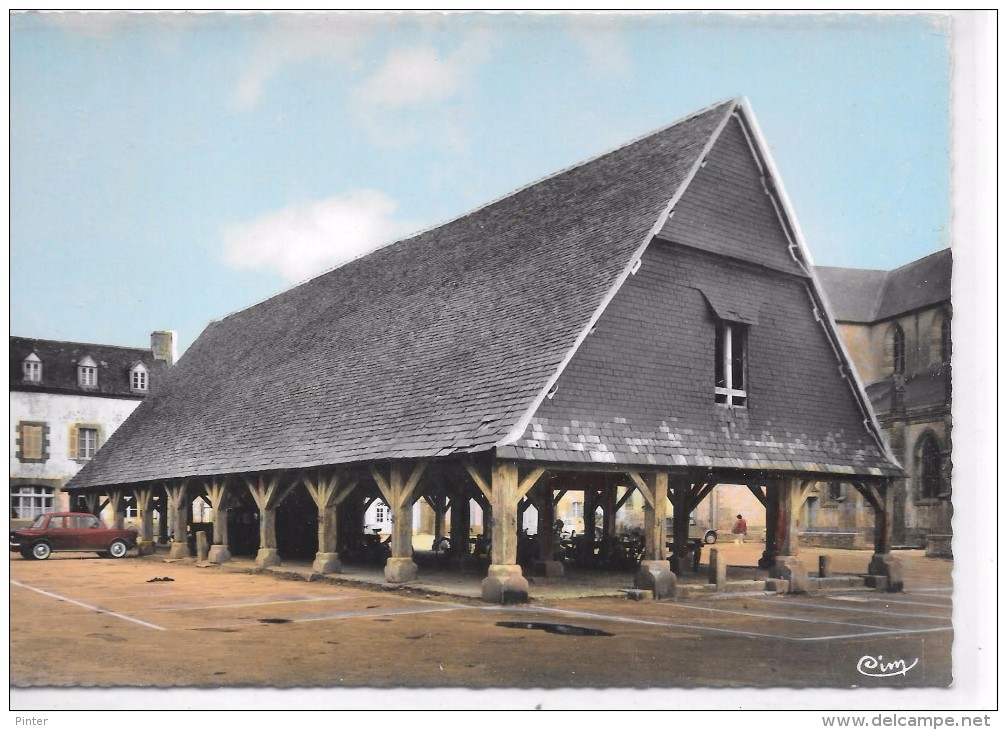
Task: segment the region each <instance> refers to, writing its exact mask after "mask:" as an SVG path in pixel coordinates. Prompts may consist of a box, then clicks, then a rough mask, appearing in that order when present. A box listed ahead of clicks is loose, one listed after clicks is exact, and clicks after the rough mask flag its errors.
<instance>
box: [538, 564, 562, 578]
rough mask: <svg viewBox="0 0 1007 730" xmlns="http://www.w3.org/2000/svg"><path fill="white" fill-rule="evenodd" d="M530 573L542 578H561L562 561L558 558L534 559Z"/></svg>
mask: <svg viewBox="0 0 1007 730" xmlns="http://www.w3.org/2000/svg"><path fill="white" fill-rule="evenodd" d="M531 570H532V575H536V576H541V577H544V578H562V577H563V573H564V570H563V563H561V562H559V561H558V560H536V561H535V562H534V563H532V567H531Z"/></svg>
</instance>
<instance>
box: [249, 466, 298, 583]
mask: <svg viewBox="0 0 1007 730" xmlns="http://www.w3.org/2000/svg"><path fill="white" fill-rule="evenodd" d="M245 484H246V485H247V486H248V491H249V492H250V493H251V495H252V499H253V500H254V501H255V506H256V507H257V508H258V510H259V552H258V554H256V556H255V564H256V565H259V566H261V567H264V568H266V567H269V566H272V565H279V564H280V552H279V550H278V549H277V546H276V508H277V507H279V506H280V503H281V502H283V500H284V499H285V498H286V496H287V495H288V494H290V491H291V490H292V489H293V488H294V487H295V486H297V481H296V480H294V481H292V482H291V483H290V484H287V485H286V486H282V485H281V483H280V475H279V474H274V475H272V476H271V477H266V476H263V475H261V474H260V475H258V476H256V477H254V478H253V477H245Z"/></svg>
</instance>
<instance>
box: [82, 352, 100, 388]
mask: <svg viewBox="0 0 1007 730" xmlns="http://www.w3.org/2000/svg"><path fill="white" fill-rule="evenodd" d="M77 384H78V385H80V387H81V388H95V387H97V386H98V363H96V362H95V361H94V360H92V359H91V358H90V357H85V358H84V359H83V360H81V361H80V362H79V363H77Z"/></svg>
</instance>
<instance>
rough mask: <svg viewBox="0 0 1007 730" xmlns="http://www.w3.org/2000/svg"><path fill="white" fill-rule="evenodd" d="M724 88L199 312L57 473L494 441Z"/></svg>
mask: <svg viewBox="0 0 1007 730" xmlns="http://www.w3.org/2000/svg"><path fill="white" fill-rule="evenodd" d="M742 105H743V102H742V101H740V100H732V101H729V102H725V103H721V104H718V105H715V106H712V107H709V108H707V109H705V110H702V111H700V112H697V113H696V114H693V115H691V116H689V117H687V118H685V119H683V120H681V121H679V122H677V123H675V124H673V125H671V126H669V127H667V128H664V129H662V130H660V131H658V132H655V133H653V134H650V135H648V136H646V137H643V138H641V139H638V140H636V141H634V142H631V143H629V144H627V145H625V146H622V147H620V148H618V149H616V150H613V151H611V152H608V153H606V154H604V155H601V156H599V157H596V158H594V159H592V160H589V161H587V162H585V163H583V164H580V165H577V166H575V167H572V168H569V169H566V170H563V171H561V172H559V173H557V174H555V175H552V176H550V177H547V178H545V179H543V180H541V181H538V182H536V183H534V184H531V185H529V186H527V187H525V188H522V189H520V190H518V191H516V192H514V193H512V194H510V195H508V196H506V197H504V198H502V199H500V200H497V201H495V202H492V203H490V204H488V205H486V206H484V207H482V208H479V209H477V210H475V211H473V212H471V213H468V214H466V215H463V216H461V217H459V218H457V219H455V220H452V221H450V222H448V223H446V224H443V225H441V226H438V227H436V228H433V229H431V230H428V231H425V232H422V233H420V234H418V235H415V236H413V237H410V238H408V239H404V240H402V241H399V242H396V243H394V244H392V245H389V246H387V247H385V248H382V249H379V250H377V251H374V252H373V253H371V254H369V255H367V256H365V257H362V258H359V259H357V260H354V261H352V262H350V263H347V264H345V265H343V266H341V267H339V268H337V269H334V270H332V271H329V272H327V273H325V274H322V275H321V276H318V277H316V278H314V279H312V280H310V281H308V282H305V283H303V284H301V285H299V286H297V287H294V288H292V289H290V290H287V291H285V292H283V293H281V294H279V295H277V296H275V297H272V298H270V299H268V300H266V301H264V302H261V303H259V304H256V305H254V306H252V307H249V308H247V309H245V310H242V311H240V312H237V313H235V314H232V315H230V316H228V317H225V318H223V319H221V320H219V321H215V322H212V323H211V324H210V325H209V326H208V327H207V328H206V329H205V330H204V331H203V333H202V334H201V335H200V336H199V338H198V339H197V340H196V342H195V343H194V344H193V345H192V346H191V347H190V348H189V349H188V350H187V351H186V353H185V354H184V355H183V356H182V358H181V359H180V360H179V361H178V362H177V363H176V365H175V366H174V367H173V368H172V369H171V371H170V372H169V374H168V375H167V377H166V380H165V383H164V387H163V388H162V389H161V392H159V393H157V394H155V395H153V396H152V397H149V398H148V399H146V400H145V401H144V402H143V403H142V404H141V405H140V406H139V407H138V408H137V409H136V410H135V411H134V412H133V414H132V415H131V416H130V417H129V418H128V419H127V420H126V422H125V423H124V424H123V425H122V426H121V427H120V428H119V429H118V430H117V431H116V432H115V434H114V435H113V436H112V437H111V439H110V440H109V441H108V443H107V444H106V445H105V446H104V447H103V448H102V449H101V450H100V451H99V452H98V454H97V455H96V457H95V458H94V459H93V460H91V461H90V462H89V463H88V464H87V465H86V466H85V467H84V468H83V469H82V470H81V471H80V472H79V473H78V474H77V475H76V476H75V477H74V479H73V480H72V481H71V483H70V484H69V486H70V487H72V488H83V487H90V486H103V485H108V484H123V483H135V482H143V481H150V480H160V479H168V478H177V477H186V476H198V475H208V474H222V473H247V472H255V471H263V470H273V469H297V468H306V467H311V466H319V465H325V464H341V463H351V462H362V461H368V460H377V459H402V458H427V457H440V456H447V455H451V454H459V453H467V452H477V451H486V450H490V449H492V448H494V447H495V446H497V445H499V444H502V443H507V442H508V440H509V439H511V440H512V439H513V438H514V437H515V436H514V435H515V434H517V435H520V433H521V432H522V431H523V430H524V428H525V426H526V425H527V422H528V419H529V418H530V417H531V415H532V413H533V412H534V409H535V408H536V407H537V404H538V403H540V402H541V399H542V398H543V397H544V395H545V392H546V390H547V389H548V386H549V384H550V383H551V382H554V380H555V378H556V377H558V373H559V372H561V370H562V367H563V365H564V363H565V362H568V360H569V358H570V357H571V356H572V353H573V352H574V351H575V350H576V347H577V346H578V344H579V343H580V342H581V341H582V340H583V338H584V336H585V335H586V332H587V329H588V328H589V327H590V325H591V323H592V322H593V321H594V319H595V318H596V317H597V316H598V315H599V314H600V312H601V311H602V310H603V309H604V307H605V305H606V303H607V302H608V301H609V299H610V298H611V297H612V296H613V295H614V292H615V291H616V290H617V289H618V287H619V285H620V283H621V282H622V281H623V280H624V279H625V277H626V276H628V275H629V272H630V268H631V266H632V265H633V262H634V260H635V259H636V257H638V256H639V255H640V254H641V253H642V251H643V250H644V248H645V247H646V245H647V244H648V242H649V241H650V239H651V238H652V235H653V233H654V232H655V231H656V230H658V229H659V227H660V223H661V222H662V220H663V218H664V217H666V212H667V210H668V209H669V207H670V205H671V203H672V201H674V200H675V199H676V196H678V195H680V194H681V191H682V190H683V189H684V187H685V186H686V185H687V183H688V181H689V180H690V179H691V176H692V175H693V174H694V172H695V171H696V170H697V169H698V168H699V165H700V163H701V162H702V160H703V155H704V154H705V153H706V151H708V149H709V147H710V146H711V145H712V143H713V141H714V140H715V139H716V137H717V135H718V133H719V132H720V130H721V129H723V127H724V125H725V124H726V123H727V121H728V120H729V118H730V116H731V114H732V113H734V112H735V111H736V110H738V109H740V108H742Z"/></svg>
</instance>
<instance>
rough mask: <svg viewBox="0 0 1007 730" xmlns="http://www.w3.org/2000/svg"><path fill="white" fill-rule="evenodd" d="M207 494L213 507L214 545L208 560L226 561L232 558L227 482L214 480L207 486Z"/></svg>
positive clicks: (214, 561) (212, 561) (215, 561)
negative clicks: (229, 537)
mask: <svg viewBox="0 0 1007 730" xmlns="http://www.w3.org/2000/svg"><path fill="white" fill-rule="evenodd" d="M206 496H207V498H208V499H209V500H210V505H211V506H212V507H213V545H211V546H210V551H209V553H208V554H207V560H209V561H210V562H211V563H226V562H227V561H228V560H230V559H231V551H230V548H229V547H228V546H229V543H228V541H227V515H228V513H229V512H230V505H229V504H228V502H229V499H228V494H227V485H226V483H225V482H224V481H223V480H220V481H218V480H213V481H212V482H210V484H209V485H207V487H206Z"/></svg>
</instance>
